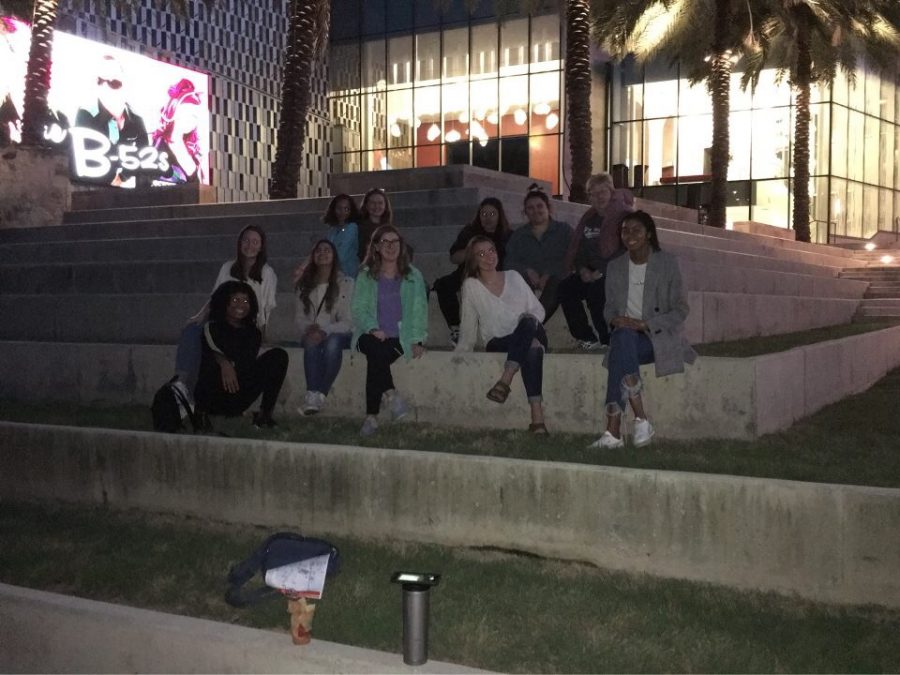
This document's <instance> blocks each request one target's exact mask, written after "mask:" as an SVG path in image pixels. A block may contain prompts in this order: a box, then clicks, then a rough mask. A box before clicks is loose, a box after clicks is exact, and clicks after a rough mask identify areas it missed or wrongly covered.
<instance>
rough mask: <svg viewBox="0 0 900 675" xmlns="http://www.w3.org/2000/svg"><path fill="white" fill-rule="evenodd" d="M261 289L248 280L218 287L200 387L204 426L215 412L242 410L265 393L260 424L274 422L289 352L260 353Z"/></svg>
mask: <svg viewBox="0 0 900 675" xmlns="http://www.w3.org/2000/svg"><path fill="white" fill-rule="evenodd" d="M258 311H259V305H258V303H257V300H256V294H255V293H254V292H253V289H252V288H250V286H249V285H247V284H246V283H244V282H242V281H226V282H225V283H223V284H221V285H220V286H219V287H218V288H216V290H215V291H214V292H213V294H212V297H211V298H210V302H209V317H210V319H209V322H207V324H206V325H205V326H204V328H203V358H202V361H201V363H200V377H199V380H198V382H197V388H196V389H195V391H194V398H195V401H196V411H197V414H198V419H199V426H200V429H201V430H209V429H210V428H211V425H210V423H209V415H226V416H236V415H240V414H241V413H243V412H244V411H245V410H246V409H247V408H249V407H250V405H251V404H252V403H253V402H254V401H255V400H256V399H257V398H258V397H259V395H260V394H262V402H261V404H260V408H259V412H256V413H254V415H253V425H254V426H256V427H260V428H262V427H274V426H276V424H275V420H274V419H272V410H273V409H274V408H275V402H276V401H277V400H278V394H279V392H280V391H281V385H282V383H283V382H284V376H285V373H286V372H287V366H288V355H287V352H285V351H284V350H283V349H280V348H278V347H276V348H275V349H270V350H268V351H267V352H265V353H264V354H262V355H260V354H259V347H260V344H261V343H262V333H260V331H259V328H257V326H256V314H257V312H258Z"/></svg>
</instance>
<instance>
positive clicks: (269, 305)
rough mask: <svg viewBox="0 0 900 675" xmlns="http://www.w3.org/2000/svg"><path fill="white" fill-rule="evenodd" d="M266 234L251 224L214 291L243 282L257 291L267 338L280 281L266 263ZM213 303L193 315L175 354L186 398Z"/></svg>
mask: <svg viewBox="0 0 900 675" xmlns="http://www.w3.org/2000/svg"><path fill="white" fill-rule="evenodd" d="M266 259H267V253H266V235H265V232H263V231H262V229H261V228H259V227H257V226H255V225H248V226H247V227H245V228H244V229H243V230H241V233H240V234H239V235H238V238H237V254H236V255H235V259H234V260H229V261H228V262H226V263H223V264H222V267H221V268H220V269H219V275H218V276H217V277H216V282H215V284H213V292H215V290H216V289H217V288H218V287H219V286H220V285H221V284H223V283H224V282H226V281H242V282H244V283H246V284H247V285H248V286H249V287H250V289H251V290H252V291H253V295H254V298H255V299H256V304H257V307H258V308H259V311H258V312H257V313H256V327H257V328H259V330H260V331H261V332H262V334H263V335H265V331H266V325H267V324H268V321H269V317H270V316H271V314H272V310H273V309H275V289H276V286H277V284H278V279H277V277H276V276H275V270H273V269H272V267H271V266H270V265H269V264H268V263H267V262H266ZM209 309H210V306H209V302H207V303H206V304H205V305H203V307H201V308H200V311H199V312H197V313H196V314H195V315H194V316H192V317H191V318H190V319H189V320H188V323H187V325H186V326H185V327H184V328H183V329H182V331H181V337H180V338H179V340H178V351H177V352H176V354H175V377H176V378H177V380H178V381H179V382H180V383H182V384H183V385H184V387H185V391H186V395H187V396H188V397H190V396H191V395H192V394H193V391H194V387H195V386H196V384H197V371H198V369H199V368H200V358H201V354H202V339H201V338H202V333H203V324H204V323H205V322H206V320H207V318H208V317H209Z"/></svg>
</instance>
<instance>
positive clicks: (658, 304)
mask: <svg viewBox="0 0 900 675" xmlns="http://www.w3.org/2000/svg"><path fill="white" fill-rule="evenodd" d="M622 243H623V244H624V245H625V250H626V251H627V253H626V254H625V255H622V256H619V257H618V258H616V259H615V260H613V261H612V262H611V263H609V266H608V267H607V274H606V307H605V309H604V318H605V319H606V322H607V323H608V324H609V326H610V327H611V329H612V334H611V336H610V340H609V352H608V353H607V355H606V359H605V360H604V362H603V365H604V366H606V367H607V368H608V369H609V375H608V378H607V385H606V420H607V421H606V431H604V432H603V435H602V436H600V438H598V439H597V440H596V441H594V443H592V444H591V445H590V447H592V448H621V447H623V446H624V445H625V441H624V440H623V438H622V436H623V433H622V417H623V415H624V409H625V401H626V400H627V401H628V402H629V403H631V408H632V410H633V411H634V416H635V420H634V438H633V442H634V445H635V447H642V446H644V445H648V444H649V443H650V441H651V439H652V438H653V435H654V433H655V431H654V429H653V425H651V424H650V421H649V420H648V419H647V414H646V412H645V410H644V402H643V399H642V397H641V389H642V388H643V384H642V382H641V377H640V366H641V365H642V364H647V363H655V364H656V376H657V377H661V376H663V375H671V374H672V373H681V372H684V364H685V363H693V362H694V360H695V359H696V358H697V353H696V352H695V351H694V350H693V348H692V347H691V345H690V344H689V343H688V342H687V340H686V339H685V338H684V336H683V335H682V326H683V324H684V320H685V319H686V318H687V315H688V311H689V307H688V302H687V295H686V294H685V292H684V286H683V285H682V282H681V272H680V271H679V269H678V260H677V258H675V256H673V255H671V254H669V253H665V252H664V251H662V250H660V247H659V238H658V237H657V235H656V223H655V222H654V221H653V218H652V217H650V215H649V214H648V213H645V212H644V211H635V212H634V213H631V214H629V215H627V216H626V217H625V219H624V221H623V222H622Z"/></svg>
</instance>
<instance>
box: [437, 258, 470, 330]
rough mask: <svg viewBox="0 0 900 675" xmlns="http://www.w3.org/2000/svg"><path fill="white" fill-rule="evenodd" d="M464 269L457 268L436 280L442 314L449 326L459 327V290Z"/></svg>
mask: <svg viewBox="0 0 900 675" xmlns="http://www.w3.org/2000/svg"><path fill="white" fill-rule="evenodd" d="M462 282H463V274H462V270H460V269H456V270H454V271H453V272H451V273H450V274H448V275H447V276H444V277H441V278H440V279H438V280H437V281H435V282H434V292H435V294H436V295H437V299H438V305H439V306H440V308H441V314H443V315H444V319H445V320H446V321H447V325H448V326H451V327H452V326H457V327H459V323H460V318H459V291H460V289H461V288H462Z"/></svg>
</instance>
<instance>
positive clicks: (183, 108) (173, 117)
mask: <svg viewBox="0 0 900 675" xmlns="http://www.w3.org/2000/svg"><path fill="white" fill-rule="evenodd" d="M168 93H169V102H168V103H166V105H165V106H163V109H162V111H161V113H160V118H159V127H158V128H157V129H156V131H154V132H153V146H154V147H155V148H156V149H157V151H158V152H159V156H160V157H163V153H165V155H166V159H167V161H168V165H169V169H168V171H166V172H164V173H163V174H162V175H161V176H160V177H159V178H158V179H157V180H158V181H159V182H160V183H165V184H178V183H196V182H198V181H199V182H201V183H208V182H209V179H208V177H207V166H206V149H205V147H204V142H203V138H202V137H201V135H200V133H199V131H198V130H199V126H200V120H201V119H202V116H203V115H205V114H206V110H205V109H204V108H203V98H202V96H201V94H200V93H199V92H198V91H197V90H196V88H195V87H194V83H193V82H191V81H190V80H188V79H187V78H181V79H180V80H179V81H178V82H177V83H176V84H174V85H172V86H171V87H169V91H168Z"/></svg>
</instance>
